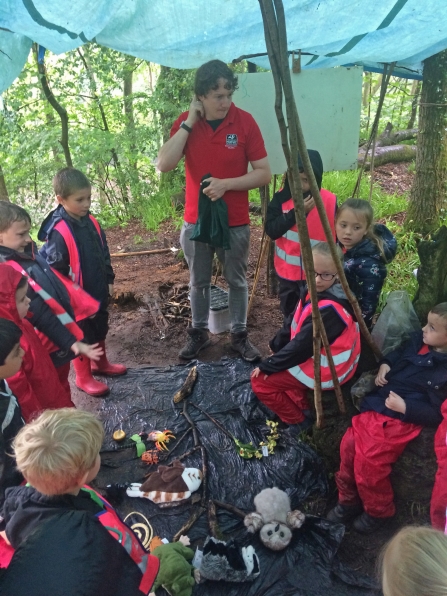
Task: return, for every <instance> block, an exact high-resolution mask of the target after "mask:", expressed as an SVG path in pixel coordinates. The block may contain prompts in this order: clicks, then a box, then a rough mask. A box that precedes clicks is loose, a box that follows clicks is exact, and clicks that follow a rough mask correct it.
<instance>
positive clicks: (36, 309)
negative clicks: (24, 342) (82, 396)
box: [0, 201, 101, 397]
mask: <svg viewBox="0 0 447 596" xmlns="http://www.w3.org/2000/svg"><path fill="white" fill-rule="evenodd" d="M30 228H31V218H30V216H29V214H28V213H27V211H25V209H22V207H19V206H18V205H14V203H9V202H7V201H0V260H1V259H3V260H4V261H5V262H6V263H8V264H9V265H11V266H12V267H14V269H16V270H17V271H19V272H21V273H22V275H25V276H26V277H28V281H29V286H28V297H29V298H30V300H31V302H30V313H29V315H30V316H29V317H28V320H29V321H30V323H32V325H33V326H34V328H35V329H36V331H37V332H38V335H39V337H40V340H41V341H42V343H43V345H44V346H45V347H46V348H47V350H48V352H49V353H50V357H51V360H52V361H53V363H54V365H55V367H56V371H57V373H58V377H59V380H60V382H61V385H62V386H63V387H64V388H65V390H66V391H67V395H68V397H70V384H69V382H68V374H69V372H70V361H71V360H72V359H73V358H75V356H77V355H78V354H84V355H85V356H87V357H88V358H91V359H93V360H97V359H98V358H99V356H100V353H101V349H100V348H98V347H97V346H89V345H88V344H85V343H83V342H82V341H79V340H80V339H82V338H83V336H84V334H83V333H82V331H81V329H80V328H79V327H78V325H76V323H75V320H74V319H75V318H76V320H81V319H82V318H86V317H88V316H91V315H93V314H95V313H96V311H97V310H98V306H99V304H98V302H97V301H96V300H93V299H92V298H91V297H90V296H89V295H88V294H87V293H86V292H84V291H83V290H82V289H81V288H79V287H75V286H74V284H73V282H70V283H69V284H67V288H71V293H68V292H67V289H66V288H65V287H64V285H63V283H62V282H61V281H60V280H59V279H58V278H57V275H56V274H55V273H54V272H53V271H52V269H51V267H49V265H48V264H47V262H46V261H45V259H44V258H43V257H41V256H40V255H39V254H36V253H37V250H36V246H35V244H34V242H33V241H32V240H31V236H30V235H29V231H30ZM73 293H76V294H77V296H76V305H79V304H80V302H81V301H82V305H81V307H80V309H79V310H81V313H75V312H74V309H73V308H72V306H71V303H70V296H72V295H73ZM76 314H78V316H76V317H75V315H76Z"/></svg>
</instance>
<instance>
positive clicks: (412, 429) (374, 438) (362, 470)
mask: <svg viewBox="0 0 447 596" xmlns="http://www.w3.org/2000/svg"><path fill="white" fill-rule="evenodd" d="M421 430H422V426H419V425H418V424H410V423H408V422H402V421H401V420H398V419H397V418H390V417H389V416H384V415H383V414H378V413H377V412H363V413H362V414H359V415H358V416H354V418H353V419H352V427H350V428H348V430H347V431H346V433H345V435H344V436H343V438H342V440H341V444H340V456H341V463H340V471H339V472H337V474H336V475H335V480H336V483H337V488H338V500H339V502H340V503H341V504H342V505H357V504H358V503H359V502H360V501H361V502H362V504H363V508H364V510H365V511H366V513H368V514H369V515H371V516H372V517H391V516H392V515H394V513H395V511H396V508H395V506H394V502H393V496H394V495H393V489H392V487H391V482H390V473H391V465H392V464H393V463H394V462H395V461H397V459H398V457H399V456H400V455H401V453H402V451H403V450H404V449H405V447H406V446H407V445H408V443H409V442H410V441H412V440H413V439H415V438H416V437H417V436H418V435H419V433H420V432H421Z"/></svg>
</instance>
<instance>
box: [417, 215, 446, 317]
mask: <svg viewBox="0 0 447 596" xmlns="http://www.w3.org/2000/svg"><path fill="white" fill-rule="evenodd" d="M418 253H419V258H420V260H421V264H420V266H419V269H418V286H419V287H418V291H417V292H416V296H415V299H414V302H413V304H414V309H415V311H416V313H417V315H418V317H419V320H420V321H421V323H423V324H425V322H426V321H427V315H428V313H429V311H430V309H431V308H433V306H434V305H435V304H439V303H440V302H447V268H446V263H447V228H446V227H445V226H442V227H441V228H440V230H439V232H437V233H436V235H434V236H433V237H432V238H431V239H430V240H422V241H421V242H419V244H418Z"/></svg>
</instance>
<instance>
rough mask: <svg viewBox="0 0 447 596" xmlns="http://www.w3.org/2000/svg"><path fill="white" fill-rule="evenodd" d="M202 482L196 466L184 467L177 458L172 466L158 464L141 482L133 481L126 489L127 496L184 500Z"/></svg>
mask: <svg viewBox="0 0 447 596" xmlns="http://www.w3.org/2000/svg"><path fill="white" fill-rule="evenodd" d="M201 483H202V472H201V471H200V470H198V469H197V468H185V467H184V466H183V465H182V464H181V463H180V461H179V460H178V459H176V460H175V461H174V462H173V464H172V466H158V470H157V471H156V472H152V474H149V476H148V478H147V480H146V481H145V482H144V483H143V484H136V483H133V484H131V485H130V486H129V488H128V489H127V490H126V493H127V495H128V496H129V497H143V498H145V499H149V500H150V501H153V502H154V503H158V504H163V503H172V502H175V501H184V500H185V499H188V498H189V497H190V496H191V493H193V492H194V491H196V490H197V489H198V488H199V486H200V485H201Z"/></svg>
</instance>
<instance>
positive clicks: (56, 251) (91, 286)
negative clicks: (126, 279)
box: [38, 205, 115, 308]
mask: <svg viewBox="0 0 447 596" xmlns="http://www.w3.org/2000/svg"><path fill="white" fill-rule="evenodd" d="M61 219H63V220H64V221H65V222H66V223H67V224H68V226H69V228H70V230H71V232H72V234H73V237H74V239H75V242H76V246H77V249H78V253H79V259H80V264H81V271H82V282H83V283H82V285H83V288H84V290H85V291H86V292H88V293H89V294H90V295H91V296H93V298H96V299H97V300H99V301H100V302H101V308H107V303H108V298H109V288H108V286H109V284H113V280H114V279H115V274H114V273H113V269H112V264H111V261H110V252H109V247H108V246H107V240H106V236H105V234H104V231H103V230H102V229H101V238H100V237H99V235H98V232H97V231H96V228H95V226H94V224H93V223H92V221H91V219H90V217H89V215H85V216H84V217H81V219H80V220H77V219H74V218H73V217H71V216H70V215H68V213H67V212H66V211H65V209H64V208H63V207H62V205H59V206H58V207H57V208H56V209H55V210H54V211H52V212H51V213H50V214H49V215H48V216H47V217H46V218H45V220H44V222H43V223H42V226H41V228H40V230H39V234H38V238H39V240H42V241H46V242H45V244H44V245H43V246H42V248H41V249H40V251H39V252H40V254H41V255H42V256H43V257H44V258H45V259H46V261H47V263H48V264H49V265H51V266H52V267H54V268H55V269H57V270H58V271H60V272H61V273H62V275H65V276H68V273H69V266H70V258H69V254H68V249H67V245H66V244H65V240H64V239H63V237H62V235H61V234H60V233H59V232H58V231H57V230H55V229H54V227H55V225H56V224H57V223H58V222H59V221H61Z"/></svg>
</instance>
